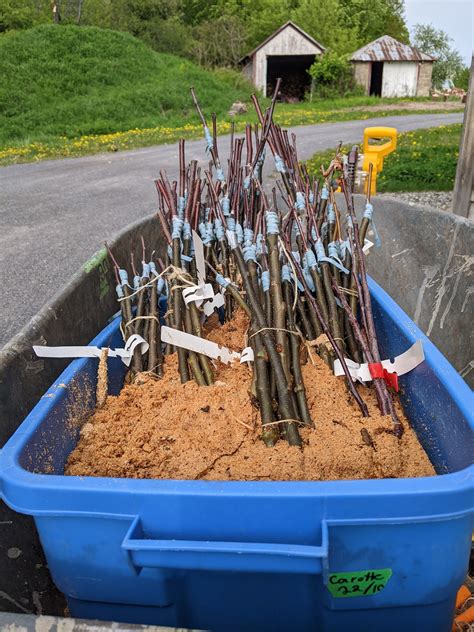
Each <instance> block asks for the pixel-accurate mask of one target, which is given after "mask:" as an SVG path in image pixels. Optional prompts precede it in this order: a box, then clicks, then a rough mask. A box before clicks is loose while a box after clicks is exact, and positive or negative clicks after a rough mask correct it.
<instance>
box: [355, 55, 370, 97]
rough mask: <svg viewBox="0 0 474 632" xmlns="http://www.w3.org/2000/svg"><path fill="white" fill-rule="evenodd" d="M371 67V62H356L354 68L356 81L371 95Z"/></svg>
mask: <svg viewBox="0 0 474 632" xmlns="http://www.w3.org/2000/svg"><path fill="white" fill-rule="evenodd" d="M370 65H371V62H369V61H355V62H353V66H354V81H355V82H356V83H357V84H358V85H359V86H362V88H364V91H365V94H369V88H370Z"/></svg>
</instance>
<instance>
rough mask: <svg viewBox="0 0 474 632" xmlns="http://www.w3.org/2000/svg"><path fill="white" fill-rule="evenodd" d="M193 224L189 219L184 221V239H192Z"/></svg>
mask: <svg viewBox="0 0 474 632" xmlns="http://www.w3.org/2000/svg"><path fill="white" fill-rule="evenodd" d="M192 236H193V234H192V231H191V224H190V223H189V222H188V220H186V221H184V222H183V239H192Z"/></svg>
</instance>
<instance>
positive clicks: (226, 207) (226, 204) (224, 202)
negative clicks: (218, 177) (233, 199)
mask: <svg viewBox="0 0 474 632" xmlns="http://www.w3.org/2000/svg"><path fill="white" fill-rule="evenodd" d="M221 207H222V212H223V213H224V215H225V216H226V217H227V215H230V200H229V198H228V197H227V196H225V197H223V198H222V199H221Z"/></svg>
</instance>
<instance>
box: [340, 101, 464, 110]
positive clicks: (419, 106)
mask: <svg viewBox="0 0 474 632" xmlns="http://www.w3.org/2000/svg"><path fill="white" fill-rule="evenodd" d="M463 108H464V103H462V102H461V100H459V101H442V100H441V101H400V102H399V103H387V104H386V105H383V104H382V103H381V104H380V105H358V106H356V107H352V108H351V110H352V111H353V112H358V111H359V112H381V111H384V112H385V111H386V112H390V111H392V110H406V111H407V112H418V111H420V110H421V111H426V110H436V111H439V110H462V109H463Z"/></svg>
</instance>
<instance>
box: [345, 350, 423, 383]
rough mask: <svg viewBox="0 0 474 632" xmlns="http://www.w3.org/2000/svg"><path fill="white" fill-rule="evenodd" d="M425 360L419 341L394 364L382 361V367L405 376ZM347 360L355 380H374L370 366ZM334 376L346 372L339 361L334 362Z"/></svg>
mask: <svg viewBox="0 0 474 632" xmlns="http://www.w3.org/2000/svg"><path fill="white" fill-rule="evenodd" d="M424 359H425V354H424V352H423V344H422V342H421V340H418V341H417V342H415V344H414V345H412V346H411V347H410V348H409V349H407V350H406V351H405V352H404V353H401V354H400V355H399V356H397V357H396V358H395V359H394V361H393V362H392V361H391V360H382V362H381V365H382V366H383V368H384V369H386V370H387V371H388V372H389V373H396V374H397V375H405V373H408V372H409V371H412V370H413V369H414V368H415V367H417V366H418V365H419V364H421V363H422V362H423V360H424ZM345 360H346V364H347V368H348V369H349V373H350V374H351V376H352V379H353V380H359V381H360V382H370V381H371V380H372V376H371V374H370V370H369V365H368V364H357V363H356V362H353V361H352V360H349V358H345ZM334 375H336V376H339V375H344V370H343V368H342V365H341V362H340V361H339V360H336V361H335V362H334Z"/></svg>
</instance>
